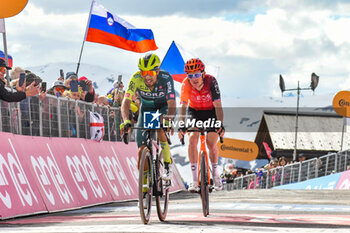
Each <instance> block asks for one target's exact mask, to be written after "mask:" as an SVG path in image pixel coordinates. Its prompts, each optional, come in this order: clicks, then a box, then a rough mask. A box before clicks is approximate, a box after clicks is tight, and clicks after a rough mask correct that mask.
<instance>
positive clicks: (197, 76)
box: [187, 73, 203, 79]
mask: <svg viewBox="0 0 350 233" xmlns="http://www.w3.org/2000/svg"><path fill="white" fill-rule="evenodd" d="M202 74H203V73H195V74H187V77H188V78H189V79H193V78H196V79H197V78H200V77H202Z"/></svg>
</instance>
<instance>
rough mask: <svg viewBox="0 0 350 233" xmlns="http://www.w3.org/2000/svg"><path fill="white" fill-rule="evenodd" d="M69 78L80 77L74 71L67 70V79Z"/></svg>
mask: <svg viewBox="0 0 350 233" xmlns="http://www.w3.org/2000/svg"><path fill="white" fill-rule="evenodd" d="M69 78H76V79H78V76H77V74H76V73H74V72H67V74H66V79H69Z"/></svg>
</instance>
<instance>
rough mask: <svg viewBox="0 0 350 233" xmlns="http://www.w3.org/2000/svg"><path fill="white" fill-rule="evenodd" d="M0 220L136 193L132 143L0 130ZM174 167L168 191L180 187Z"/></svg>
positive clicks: (131, 197) (132, 196) (133, 196)
mask: <svg viewBox="0 0 350 233" xmlns="http://www.w3.org/2000/svg"><path fill="white" fill-rule="evenodd" d="M0 145H1V147H0V218H1V219H5V218H9V217H13V216H20V215H28V214H34V213H40V212H51V211H59V210H66V209H72V208H79V207H83V206H90V205H95V204H100V203H106V202H111V201H125V200H135V199H137V197H138V169H137V154H138V149H137V146H136V143H129V145H125V144H124V143H122V142H96V141H92V140H86V139H79V138H45V137H29V136H22V135H13V134H10V133H0ZM184 189H185V187H184V184H183V182H182V179H181V176H180V175H179V173H178V171H177V169H176V167H175V166H174V175H173V179H172V187H171V189H170V190H171V191H177V190H184Z"/></svg>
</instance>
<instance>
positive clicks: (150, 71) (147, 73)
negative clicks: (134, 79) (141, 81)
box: [141, 70, 157, 77]
mask: <svg viewBox="0 0 350 233" xmlns="http://www.w3.org/2000/svg"><path fill="white" fill-rule="evenodd" d="M156 74H157V71H155V70H141V76H142V77H146V76H147V75H148V76H151V77H153V76H155V75H156Z"/></svg>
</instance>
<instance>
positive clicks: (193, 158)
mask: <svg viewBox="0 0 350 233" xmlns="http://www.w3.org/2000/svg"><path fill="white" fill-rule="evenodd" d="M198 140H199V133H198V132H191V133H190V135H189V137H188V142H189V143H188V158H189V160H190V164H191V172H192V183H191V184H190V187H189V188H188V191H190V192H197V191H198V186H197V183H198Z"/></svg>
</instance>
